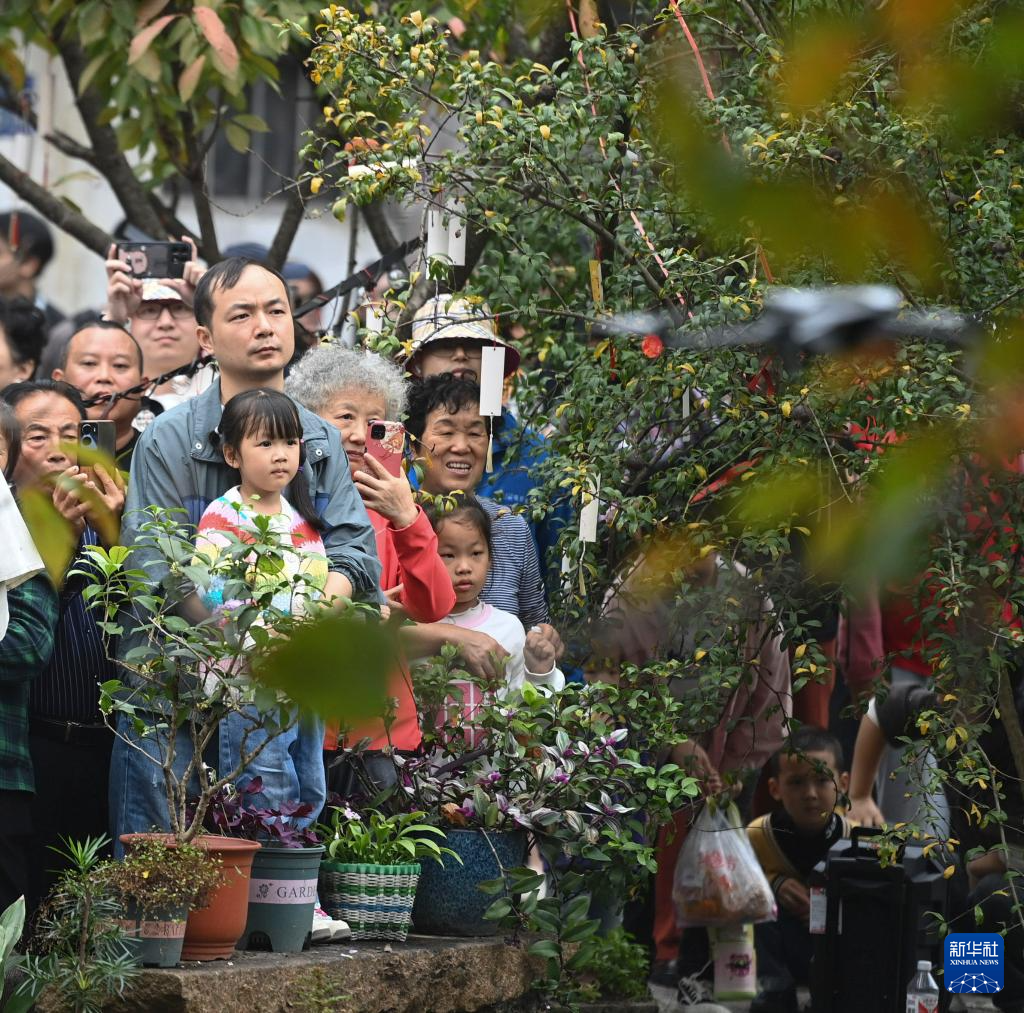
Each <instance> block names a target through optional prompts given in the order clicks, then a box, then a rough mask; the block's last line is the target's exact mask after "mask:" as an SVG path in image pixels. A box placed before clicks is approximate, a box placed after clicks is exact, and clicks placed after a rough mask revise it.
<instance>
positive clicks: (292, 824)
mask: <svg viewBox="0 0 1024 1013" xmlns="http://www.w3.org/2000/svg"><path fill="white" fill-rule="evenodd" d="M262 790H263V780H262V778H259V777H254V778H252V779H251V780H250V781H248V782H247V783H246V784H245V785H244V786H243V787H241V788H237V787H235V786H233V785H232V786H228V787H225V788H224V789H222V790H221V791H220V792H219V793H218V795H217V796H216V797H215V798H214V799H213V801H212V803H211V805H210V808H209V809H208V810H207V817H206V822H207V826H208V827H209V829H210V830H211V831H213V832H214V833H217V834H222V835H223V836H225V837H234V838H239V839H241V840H248V841H258V842H259V843H260V844H261V845H262V847H261V848H260V850H259V851H257V852H256V854H255V856H254V857H253V862H252V874H251V876H250V878H249V914H248V918H247V920H246V923H245V931H244V932H243V933H242V936H241V939H240V940H239V949H243V950H245V949H266V948H267V947H269V948H270V949H271V950H273V951H274V953H299V952H301V951H302V950H303V949H304V948H305V947H306V946H307V945H308V942H309V936H310V932H311V930H312V925H313V909H314V907H315V906H316V898H317V874H318V872H319V869H320V859H321V858H322V857H323V854H324V846H323V845H322V844H321V843H320V841H319V839H318V838H317V835H316V834H315V833H314V832H313V831H312V830H311V829H310V828H309V826H308V823H309V821H310V819H311V818H312V816H313V815H314V813H313V807H312V806H311V805H309V803H306V802H286V803H284V804H283V805H282V806H281V807H280V808H279V809H266V808H259V807H255V806H252V807H251V806H247V805H246V801H247V800H249V799H251V798H252V797H253V796H255V795H258V794H259V793H260V792H261V791H262Z"/></svg>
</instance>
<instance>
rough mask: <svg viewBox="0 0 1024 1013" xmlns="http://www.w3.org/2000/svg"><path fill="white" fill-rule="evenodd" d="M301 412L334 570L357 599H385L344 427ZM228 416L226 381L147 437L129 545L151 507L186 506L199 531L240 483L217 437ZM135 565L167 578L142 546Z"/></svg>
mask: <svg viewBox="0 0 1024 1013" xmlns="http://www.w3.org/2000/svg"><path fill="white" fill-rule="evenodd" d="M296 407H297V408H298V410H299V418H300V420H301V422H302V432H303V444H304V446H305V450H306V463H305V465H304V467H303V470H304V473H305V475H306V477H307V479H308V480H309V490H310V498H311V499H312V501H313V504H314V506H315V508H316V511H317V514H318V515H319V517H320V519H321V520H322V521H323V523H324V531H323V532H322V537H323V540H324V548H325V549H326V552H327V557H328V559H329V560H330V568H331V569H332V570H336V571H338V572H340V573H342V574H344V575H345V576H346V577H348V579H349V580H350V581H351V583H352V590H353V595H354V596H357V597H361V598H363V599H369V600H371V601H377V600H379V597H380V592H379V582H380V563H379V561H378V559H377V549H376V541H375V537H374V533H373V528H372V526H371V525H370V519H369V517H368V516H367V514H366V508H365V507H364V506H363V501H362V500H361V499H360V498H359V493H358V492H357V491H356V487H355V485H354V484H353V482H352V477H351V474H350V473H349V465H348V458H347V457H346V456H345V454H344V453H343V451H342V448H341V443H340V440H339V437H338V433H337V430H336V429H335V428H334V427H333V426H331V425H328V424H327V423H326V422H324V421H323V419H321V418H319V417H318V416H316V415H314V414H313V413H312V412H310V411H307V410H306V409H305V408H303V407H302V405H297V406H296ZM221 411H222V406H221V401H220V381H219V380H218V381H216V382H215V383H214V384H213V385H212V386H211V387H209V388H208V389H207V390H205V391H204V392H203V393H202V394H199V395H197V396H196V397H194V398H192V399H190V400H189V401H187V402H185V403H184V404H181V405H178V406H177V407H176V408H172V409H171V410H170V411H167V412H164V414H162V415H160V416H159V417H157V418H156V419H154V420H153V422H152V423H151V424H150V425H149V426H148V427H147V428H146V431H145V432H144V433H143V434H142V436H141V437H139V442H138V444H137V446H136V447H135V453H134V455H133V457H132V470H131V478H130V481H129V483H128V500H127V502H126V503H125V511H124V521H123V523H122V526H121V541H122V543H123V544H124V545H127V546H131V545H132V544H133V543H134V541H135V538H136V536H137V533H138V529H139V525H140V524H141V523H143V522H144V521H145V519H146V517H145V514H144V511H145V509H146V508H147V507H150V506H158V507H168V508H173V507H178V508H182V507H183V508H184V509H185V511H186V513H187V522H188V523H189V524H191V525H192V526H193V527H194V526H195V525H197V524H198V523H199V520H200V518H201V517H202V515H203V512H204V511H205V510H206V508H207V507H208V506H209V505H210V503H211V502H213V500H215V499H217V497H218V496H221V495H223V493H225V492H226V491H227V490H228V489H230V488H232V486H235V485H237V484H238V472H237V471H235V469H234V468H231V467H229V466H228V465H227V464H225V462H224V457H223V455H222V453H221V449H220V446H219V440H218V439H217V436H216V435H215V434H216V433H217V431H218V426H219V424H220V416H221ZM211 436H212V438H211ZM132 565H133V567H136V568H140V569H145V570H147V572H149V573H150V574H152V577H153V583H154V584H156V583H158V582H159V581H160V580H161V579H162V578H163V577H164V576H165V574H166V568H165V567H164V566H163V565H162V560H161V559H159V558H157V559H154V558H151V554H150V553H149V552H146V551H143V550H141V549H136V551H135V553H134V554H133V559H132Z"/></svg>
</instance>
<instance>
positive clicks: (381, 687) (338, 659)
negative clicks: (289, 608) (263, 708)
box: [253, 613, 398, 724]
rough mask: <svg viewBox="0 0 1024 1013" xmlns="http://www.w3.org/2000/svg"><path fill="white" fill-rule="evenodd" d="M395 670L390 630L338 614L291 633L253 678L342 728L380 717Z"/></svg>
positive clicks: (394, 645)
mask: <svg viewBox="0 0 1024 1013" xmlns="http://www.w3.org/2000/svg"><path fill="white" fill-rule="evenodd" d="M397 668H398V643H397V638H396V635H395V627H394V626H389V625H384V624H383V623H378V622H366V621H363V620H362V619H360V618H358V617H356V616H354V615H352V614H351V613H341V614H338V615H332V616H328V617H327V618H324V619H317V620H315V621H314V622H311V623H309V624H308V625H304V626H301V627H299V628H298V629H296V630H295V632H294V633H292V635H291V636H290V637H289V638H288V640H286V641H285V642H284V643H282V644H281V646H280V647H277V648H276V649H275V650H273V651H271V652H270V654H268V655H267V656H266V657H264V658H261V659H260V660H258V661H257V662H256V663H255V664H254V667H253V675H254V676H255V677H256V678H257V679H259V680H260V681H262V682H264V683H266V684H267V685H268V686H273V687H274V688H275V689H280V690H283V691H284V692H285V693H287V695H288V696H289V697H290V698H291V699H292V700H294V701H295V703H297V704H298V705H299V706H300V707H302V708H304V709H306V710H309V711H312V712H313V713H314V714H319V715H320V716H321V717H324V718H327V719H331V718H339V719H341V721H342V723H343V724H344V723H347V722H351V721H357V720H362V719H364V718H370V717H375V716H379V715H381V714H383V713H384V710H385V699H386V689H387V680H388V676H389V675H390V674H391V673H392V672H394V671H396V670H397Z"/></svg>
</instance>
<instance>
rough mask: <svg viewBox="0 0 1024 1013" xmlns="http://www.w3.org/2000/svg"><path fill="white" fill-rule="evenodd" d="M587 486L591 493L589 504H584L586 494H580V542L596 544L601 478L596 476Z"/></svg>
mask: <svg viewBox="0 0 1024 1013" xmlns="http://www.w3.org/2000/svg"><path fill="white" fill-rule="evenodd" d="M588 484H589V485H590V493H591V499H590V502H589V503H588V502H586V495H587V494H586V493H582V494H581V495H582V496H583V499H584V503H583V507H582V509H581V510H580V541H581V542H596V541H597V518H598V515H599V514H600V512H601V476H600V475H598V476H597V480H596V481H591V482H589V483H588Z"/></svg>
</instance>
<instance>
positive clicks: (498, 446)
mask: <svg viewBox="0 0 1024 1013" xmlns="http://www.w3.org/2000/svg"><path fill="white" fill-rule="evenodd" d="M486 346H496V347H500V348H504V349H505V368H504V374H505V377H506V378H508V377H509V376H511V375H512V374H513V373H515V372H516V371H517V370H518V369H519V362H520V355H519V352H518V350H517V349H516V348H515V346H514V345H512V344H511V343H510V342H508V341H506V340H505V339H504V338H503V337H502V336H501V335H500V334H499V332H498V327H497V318H496V316H495V314H494V313H493V312H492V311H491V308H490V306H488V305H487V303H485V302H479V303H472V302H470V301H469V300H468V299H466V298H463V297H460V296H454V295H438V296H434V297H433V298H431V299H428V300H427V301H426V302H425V303H424V304H423V306H421V307H420V309H419V310H417V311H416V315H415V316H414V317H413V323H412V337H411V340H410V341H409V343H408V345H407V346H406V350H405V352H404V354H403V355H402V356H401V357H400V361H402V362H403V363H404V365H405V367H406V369H407V370H408V371H409V372H410V373H411V374H412V375H413V376H414V377H417V378H418V379H426V378H427V377H430V376H436V375H437V374H439V373H454V374H455V375H456V376H458V377H461V378H462V379H467V380H472V381H473V382H474V383H477V384H479V383H480V380H481V376H480V372H481V362H482V358H483V349H484V347H486ZM547 456H548V450H547V445H546V441H545V440H544V437H543V436H541V434H540V433H538V432H537V431H536V430H534V429H531V428H530V427H528V426H524V425H523V424H522V423H520V421H519V420H518V419H517V418H516V416H515V415H514V414H513V413H512V412H511V411H510V410H509V408H508V407H507V406H505V405H503V406H502V410H501V417H500V419H498V420H497V421H496V424H495V426H494V441H493V447H492V451H491V460H492V464H493V470H491V471H490V472H485V474H484V476H483V478H482V479H481V481H480V485H479V487H478V488H477V490H476V491H477V495H480V496H485V497H488V498H490V499H493V500H495V501H496V502H498V503H500V504H501V505H502V506H506V507H510V508H514V507H520V506H526V505H527V503H528V502H529V497H530V490H531V489H533V488H534V487H535V486H536V485H537V481H536V474H537V471H536V469H537V466H538V465H539V464H541V463H542V462H543V461H544V460H545V458H546V457H547ZM567 518H568V511H567V510H566V509H565V507H564V506H563V507H557V506H556V507H554V508H553V509H551V511H550V512H549V514H548V516H547V517H545V518H544V519H543V520H541V521H532V520H531V521H529V522H528V524H529V527H530V530H531V532H532V533H533V537H534V541H535V542H536V545H537V551H538V555H539V557H540V561H541V566H542V569H545V570H546V567H547V564H548V563H549V562H550V560H551V558H552V554H553V552H554V549H555V546H556V543H557V541H558V532H559V530H560V529H561V527H562V526H563V525H564V524H565V523H566V520H567Z"/></svg>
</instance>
